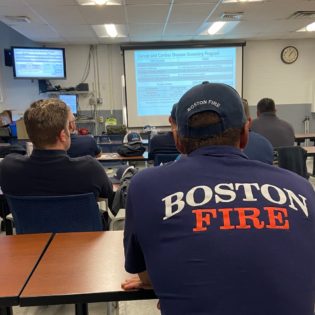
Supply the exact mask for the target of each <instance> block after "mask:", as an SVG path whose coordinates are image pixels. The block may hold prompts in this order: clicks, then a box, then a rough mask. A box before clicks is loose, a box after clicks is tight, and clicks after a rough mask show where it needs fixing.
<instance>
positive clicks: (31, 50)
mask: <svg viewBox="0 0 315 315" xmlns="http://www.w3.org/2000/svg"><path fill="white" fill-rule="evenodd" d="M11 49H12V56H13V74H14V78H16V79H65V78H66V59H65V49H64V48H52V47H12V48H11Z"/></svg>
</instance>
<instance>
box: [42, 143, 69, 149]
mask: <svg viewBox="0 0 315 315" xmlns="http://www.w3.org/2000/svg"><path fill="white" fill-rule="evenodd" d="M41 149H42V150H62V151H66V148H65V147H64V145H63V144H61V143H59V144H57V143H56V144H53V145H47V146H45V147H43V148H41Z"/></svg>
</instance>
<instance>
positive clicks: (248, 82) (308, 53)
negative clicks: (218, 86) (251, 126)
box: [244, 39, 315, 105]
mask: <svg viewBox="0 0 315 315" xmlns="http://www.w3.org/2000/svg"><path fill="white" fill-rule="evenodd" d="M288 45H294V46H296V47H297V48H298V50H299V58H298V60H297V61H296V62H295V63H293V64H291V65H287V64H284V63H283V62H282V61H281V59H280V53H281V50H282V49H283V48H284V47H285V46H288ZM244 51H245V55H244V97H245V98H247V99H248V102H249V104H251V105H255V104H257V102H258V101H259V99H261V98H263V97H270V98H273V99H274V100H275V102H276V104H303V103H311V102H312V82H313V81H315V60H314V52H315V40H314V39H306V40H291V41H288V40H272V41H249V42H247V45H246V47H245V49H244Z"/></svg>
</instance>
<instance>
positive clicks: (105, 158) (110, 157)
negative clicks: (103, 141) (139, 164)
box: [97, 152, 148, 162]
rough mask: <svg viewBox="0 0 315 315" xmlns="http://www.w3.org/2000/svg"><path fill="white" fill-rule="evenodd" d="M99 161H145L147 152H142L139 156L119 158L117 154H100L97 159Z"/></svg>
mask: <svg viewBox="0 0 315 315" xmlns="http://www.w3.org/2000/svg"><path fill="white" fill-rule="evenodd" d="M97 159H98V160H99V161H101V162H104V161H107V162H115V161H147V160H148V152H144V153H143V155H140V156H128V157H127V156H121V155H119V154H118V153H102V155H101V156H100V157H98V158H97Z"/></svg>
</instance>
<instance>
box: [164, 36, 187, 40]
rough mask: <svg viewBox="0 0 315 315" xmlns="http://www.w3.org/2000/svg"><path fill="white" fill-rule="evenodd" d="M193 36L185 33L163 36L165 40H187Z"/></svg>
mask: <svg viewBox="0 0 315 315" xmlns="http://www.w3.org/2000/svg"><path fill="white" fill-rule="evenodd" d="M192 39H193V36H189V35H187V36H185V35H172V36H163V40H165V41H187V40H192Z"/></svg>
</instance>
